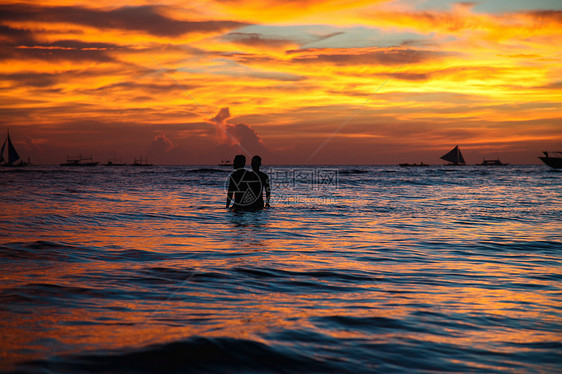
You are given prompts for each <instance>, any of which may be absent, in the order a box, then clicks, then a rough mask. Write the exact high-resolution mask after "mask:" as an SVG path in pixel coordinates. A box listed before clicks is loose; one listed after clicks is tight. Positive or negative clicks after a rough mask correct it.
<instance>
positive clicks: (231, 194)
mask: <svg viewBox="0 0 562 374" xmlns="http://www.w3.org/2000/svg"><path fill="white" fill-rule="evenodd" d="M245 165H246V156H244V155H236V157H234V161H233V162H232V167H233V168H234V171H233V172H232V173H230V177H229V182H228V192H227V194H226V209H228V208H229V207H230V202H231V201H234V202H233V203H232V209H234V210H238V209H242V208H243V207H245V204H244V203H243V200H244V195H245V193H246V191H248V189H249V188H248V184H247V181H246V180H245V178H244V176H245V175H246V173H247V171H246V169H244V166H245Z"/></svg>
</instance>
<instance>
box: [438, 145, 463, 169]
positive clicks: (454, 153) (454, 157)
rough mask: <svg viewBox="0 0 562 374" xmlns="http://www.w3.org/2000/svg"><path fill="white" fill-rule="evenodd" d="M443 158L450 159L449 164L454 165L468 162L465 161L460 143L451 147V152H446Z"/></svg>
mask: <svg viewBox="0 0 562 374" xmlns="http://www.w3.org/2000/svg"><path fill="white" fill-rule="evenodd" d="M441 159H442V160H445V161H449V164H448V165H454V166H457V165H466V162H464V157H462V153H461V150H460V149H459V146H458V145H457V146H455V148H453V149H451V151H449V153H446V154H444V155H443V156H441Z"/></svg>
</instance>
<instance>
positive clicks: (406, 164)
mask: <svg viewBox="0 0 562 374" xmlns="http://www.w3.org/2000/svg"><path fill="white" fill-rule="evenodd" d="M398 165H399V166H402V167H416V166H418V167H419V166H429V165H428V164H424V163H423V162H420V163H419V164H416V163H413V164H409V163H407V162H405V163H402V164H398Z"/></svg>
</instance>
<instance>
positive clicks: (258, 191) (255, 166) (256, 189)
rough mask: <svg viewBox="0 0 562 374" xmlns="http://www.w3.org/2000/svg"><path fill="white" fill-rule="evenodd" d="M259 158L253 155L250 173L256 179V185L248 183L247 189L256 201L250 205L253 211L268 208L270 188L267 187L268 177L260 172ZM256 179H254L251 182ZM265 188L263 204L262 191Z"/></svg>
mask: <svg viewBox="0 0 562 374" xmlns="http://www.w3.org/2000/svg"><path fill="white" fill-rule="evenodd" d="M260 166H261V157H260V156H258V155H255V156H254V157H252V172H253V173H254V175H256V176H257V178H258V183H256V182H254V183H250V184H249V187H250V188H251V189H252V192H253V194H254V195H255V196H256V201H255V202H254V203H253V204H252V208H253V209H256V210H258V209H263V208H264V205H265V206H266V207H269V199H270V197H271V187H270V185H269V177H268V176H267V174H266V173H264V172H263V171H260ZM255 179H256V178H255V177H254V178H253V180H255ZM264 188H265V204H264V201H263V190H264Z"/></svg>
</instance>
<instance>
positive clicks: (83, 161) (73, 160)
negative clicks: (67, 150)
mask: <svg viewBox="0 0 562 374" xmlns="http://www.w3.org/2000/svg"><path fill="white" fill-rule="evenodd" d="M97 164H99V162H98V161H94V159H93V157H92V155H90V156H89V157H86V156H82V154H81V153H80V154H79V155H78V157H70V156H66V162H63V163H62V164H60V166H96V165H97Z"/></svg>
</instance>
